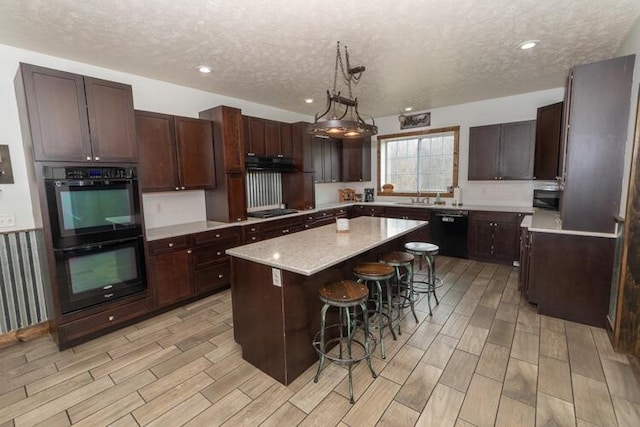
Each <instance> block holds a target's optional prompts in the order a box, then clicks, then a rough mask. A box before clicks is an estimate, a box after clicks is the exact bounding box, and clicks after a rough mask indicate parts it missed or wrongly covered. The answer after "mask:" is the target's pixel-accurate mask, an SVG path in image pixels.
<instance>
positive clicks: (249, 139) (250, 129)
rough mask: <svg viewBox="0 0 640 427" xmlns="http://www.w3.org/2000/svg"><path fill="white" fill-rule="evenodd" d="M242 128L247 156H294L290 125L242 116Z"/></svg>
mask: <svg viewBox="0 0 640 427" xmlns="http://www.w3.org/2000/svg"><path fill="white" fill-rule="evenodd" d="M242 127H243V130H244V151H245V154H246V155H247V156H268V157H293V156H294V153H293V143H292V139H291V125H290V124H289V123H282V122H276V121H273V120H265V119H261V118H258V117H250V116H242Z"/></svg>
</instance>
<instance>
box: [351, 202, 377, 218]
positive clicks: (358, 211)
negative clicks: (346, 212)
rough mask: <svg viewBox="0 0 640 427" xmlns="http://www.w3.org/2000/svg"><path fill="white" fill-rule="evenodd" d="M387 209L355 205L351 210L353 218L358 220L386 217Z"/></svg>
mask: <svg viewBox="0 0 640 427" xmlns="http://www.w3.org/2000/svg"><path fill="white" fill-rule="evenodd" d="M385 211H386V208H385V207H384V206H371V205H364V204H363V205H354V206H352V209H351V217H352V218H357V217H359V216H385Z"/></svg>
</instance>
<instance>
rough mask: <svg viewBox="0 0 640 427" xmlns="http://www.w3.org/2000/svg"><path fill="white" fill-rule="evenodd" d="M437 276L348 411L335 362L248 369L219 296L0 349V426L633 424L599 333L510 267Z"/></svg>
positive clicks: (464, 265)
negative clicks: (319, 366) (88, 334)
mask: <svg viewBox="0 0 640 427" xmlns="http://www.w3.org/2000/svg"><path fill="white" fill-rule="evenodd" d="M438 275H439V276H440V277H442V278H443V280H444V285H443V287H442V288H440V289H438V293H439V297H440V301H441V303H440V305H439V306H437V307H436V308H435V309H434V310H433V316H432V317H429V316H428V308H427V301H426V299H425V298H422V299H421V300H420V301H419V303H418V304H417V310H418V318H419V323H415V321H414V319H413V316H411V315H408V314H409V312H408V310H406V311H405V313H404V314H405V317H404V319H403V321H402V331H403V332H402V335H400V336H398V340H397V341H393V340H392V339H391V337H390V336H387V338H386V340H385V342H386V347H387V348H386V350H387V359H386V360H382V359H380V356H379V351H378V352H376V354H375V357H374V359H373V366H374V369H375V370H376V372H377V373H378V374H379V375H378V377H377V378H376V379H375V380H374V379H373V378H372V377H371V375H370V373H369V371H368V368H367V366H366V364H364V363H361V364H360V365H358V366H357V367H356V368H355V369H354V392H355V397H356V403H355V404H354V405H351V404H349V401H348V397H347V396H348V382H347V371H346V369H345V368H343V367H339V366H337V365H334V364H328V365H327V367H326V368H325V370H324V371H323V372H322V375H321V376H320V381H319V382H318V383H317V384H316V383H314V382H313V376H314V374H315V369H316V366H315V365H314V366H312V367H311V368H309V370H307V371H306V372H305V373H304V374H303V375H301V376H300V377H299V378H298V379H296V381H294V382H293V383H292V384H290V385H289V386H284V385H282V384H280V383H278V382H277V381H275V380H274V379H272V378H271V377H269V376H267V375H266V374H264V373H262V372H261V371H259V370H258V369H256V368H255V367H253V366H251V365H250V364H248V363H247V362H245V361H243V360H242V358H241V350H240V347H239V346H238V345H237V344H236V343H235V342H234V340H233V324H232V316H231V303H232V302H231V293H230V291H224V292H222V293H219V294H216V295H213V296H211V297H208V298H206V299H203V300H200V301H198V302H196V303H193V304H191V305H188V306H185V307H181V308H178V309H176V310H173V311H171V312H168V313H164V314H162V315H159V316H157V317H154V318H152V319H149V320H145V321H143V322H140V323H137V324H135V325H133V326H130V327H127V328H124V329H121V330H119V331H116V332H114V333H111V334H109V335H106V336H103V337H100V338H98V339H95V340H93V341H90V342H88V343H86V344H82V345H80V346H77V347H75V348H73V349H69V350H66V351H62V352H60V351H58V349H57V348H56V346H55V344H54V343H53V341H52V339H51V338H50V337H46V338H41V339H37V340H34V341H30V342H26V343H19V344H16V345H13V346H11V347H8V348H5V349H0V427H8V426H16V427H18V426H34V425H46V426H48V427H56V426H68V425H86V426H102V425H113V426H138V425H152V426H181V425H187V426H218V425H225V426H241V425H246V426H257V425H264V426H293V425H301V426H351V427H355V426H374V425H379V426H414V425H415V426H478V427H481V426H491V425H495V426H555V425H559V426H591V425H598V426H615V425H618V426H640V384H639V383H638V381H637V380H636V378H635V377H634V375H633V373H632V371H631V368H630V366H629V364H628V361H627V359H626V357H624V356H623V355H620V354H616V353H615V352H614V351H613V350H612V348H611V345H610V343H609V339H608V337H607V334H606V332H605V331H604V330H602V329H598V328H593V327H589V326H585V325H580V324H576V323H571V322H565V321H563V320H559V319H554V318H550V317H545V316H540V315H538V314H536V312H535V307H533V306H531V305H529V304H527V303H526V302H523V300H522V299H521V297H520V295H519V293H518V290H517V277H518V270H517V268H511V267H507V266H499V265H494V264H488V263H479V262H474V261H468V260H459V259H453V258H445V257H440V258H439V259H438ZM309 345H311V343H310V344H309Z"/></svg>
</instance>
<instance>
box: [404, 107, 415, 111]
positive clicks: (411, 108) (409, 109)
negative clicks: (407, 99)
mask: <svg viewBox="0 0 640 427" xmlns="http://www.w3.org/2000/svg"><path fill="white" fill-rule="evenodd" d="M411 110H413V107H405V109H404V111H411Z"/></svg>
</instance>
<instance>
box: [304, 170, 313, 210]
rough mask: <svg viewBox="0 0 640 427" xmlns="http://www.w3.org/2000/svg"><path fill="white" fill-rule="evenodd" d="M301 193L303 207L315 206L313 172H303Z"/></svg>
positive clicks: (311, 207)
mask: <svg viewBox="0 0 640 427" xmlns="http://www.w3.org/2000/svg"><path fill="white" fill-rule="evenodd" d="M302 176H303V185H302V194H303V202H304V208H305V209H315V208H316V185H315V174H314V173H313V172H304V173H303V174H302Z"/></svg>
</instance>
